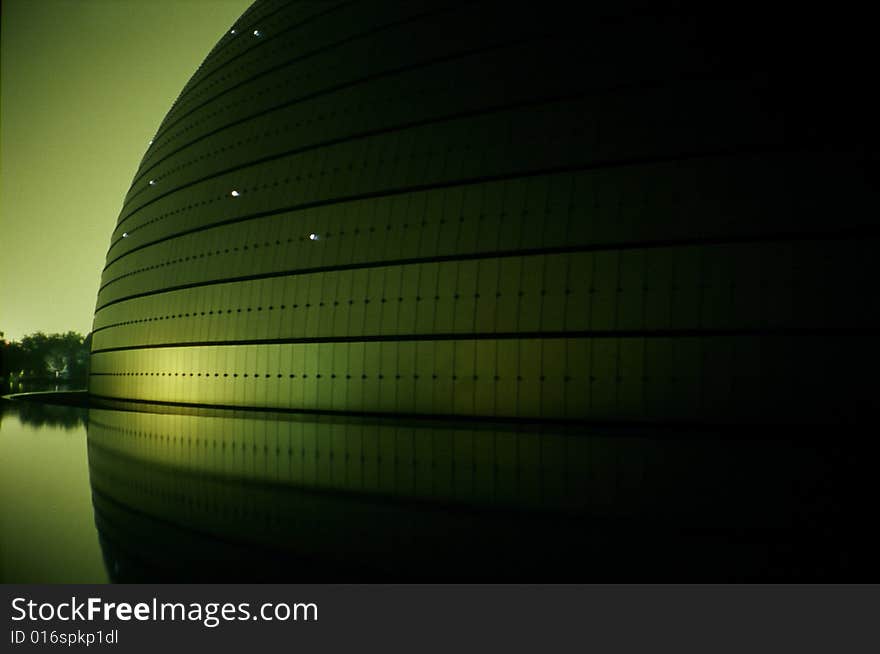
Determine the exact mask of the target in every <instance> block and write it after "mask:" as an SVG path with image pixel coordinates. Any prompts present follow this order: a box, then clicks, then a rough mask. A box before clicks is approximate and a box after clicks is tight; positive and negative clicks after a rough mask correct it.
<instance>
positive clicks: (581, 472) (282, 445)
mask: <svg viewBox="0 0 880 654" xmlns="http://www.w3.org/2000/svg"><path fill="white" fill-rule="evenodd" d="M0 420H2V422H0V491H2V495H0V498H2V499H0V510H2V514H0V515H2V522H0V579H2V581H4V582H7V583H8V582H102V581H134V582H137V581H290V582H297V581H318V582H350V581H371V582H382V581H449V582H469V581H473V582H480V581H502V582H509V581H529V582H547V581H553V582H585V581H738V580H826V579H833V580H852V581H858V580H862V579H863V578H864V577H863V575H864V574H865V572H866V568H865V561H868V560H873V558H875V557H873V555H872V554H871V552H872V551H873V545H870V543H869V542H868V541H867V540H866V539H865V535H866V534H867V530H866V529H864V528H863V526H864V520H859V519H857V516H858V515H863V512H862V509H861V508H859V502H860V500H859V498H861V497H863V495H862V491H863V489H862V488H861V487H860V486H859V485H858V484H855V485H854V483H853V480H854V479H855V480H858V476H857V475H856V476H854V475H853V474H852V473H853V471H854V470H855V468H854V464H853V461H854V460H855V459H854V455H853V451H852V448H851V447H843V446H838V445H835V444H834V443H835V440H834V439H828V438H821V437H819V438H817V437H815V434H813V435H811V436H809V437H807V435H805V434H804V433H801V434H798V435H796V437H792V436H790V435H788V434H786V433H775V432H764V433H757V434H756V433H755V432H754V430H750V431H748V432H745V431H738V430H729V429H728V430H722V431H706V430H685V431H684V432H681V433H679V432H676V431H670V430H669V429H666V430H660V431H657V430H646V429H641V430H636V429H628V430H622V429H605V430H601V429H597V428H586V427H577V428H576V427H563V426H559V425H536V424H516V425H513V424H500V423H486V422H472V423H461V422H450V421H443V422H419V421H412V420H410V421H406V420H391V419H381V420H380V419H367V418H356V417H345V418H342V417H339V416H335V417H334V416H326V415H325V416H319V415H310V414H302V415H291V414H274V413H257V412H241V411H237V412H233V411H219V410H208V409H189V410H183V409H176V410H172V409H168V408H164V409H160V408H153V409H149V408H147V407H144V406H143V405H129V406H126V405H123V404H120V405H116V406H113V407H109V406H104V407H101V408H98V407H94V406H93V407H92V408H91V409H81V408H74V407H61V406H50V405H45V404H40V403H35V402H21V401H15V402H10V401H3V402H2V418H0ZM874 567H876V565H875V566H874ZM872 569H873V568H872Z"/></svg>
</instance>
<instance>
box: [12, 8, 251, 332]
mask: <svg viewBox="0 0 880 654" xmlns="http://www.w3.org/2000/svg"><path fill="white" fill-rule="evenodd" d="M250 4H251V0H139V1H133V0H3V3H2V12H3V13H2V79H0V84H2V107H0V112H2V113H0V126H2V130H0V266H2V271H3V272H2V274H3V279H2V281H0V331H3V332H5V334H6V338H7V339H10V340H12V339H18V338H21V337H22V336H23V335H24V334H28V333H31V332H34V331H38V330H41V331H45V332H65V331H68V330H76V331H79V332H82V333H86V332H88V331H89V330H90V329H91V324H92V314H93V313H94V308H95V298H96V296H97V292H98V282H99V278H100V275H101V268H102V267H103V265H104V256H105V254H106V250H107V247H108V245H109V242H110V232H111V231H112V229H113V227H114V225H115V224H116V218H117V216H118V214H119V210H120V208H121V206H122V200H123V196H124V195H125V192H126V191H127V190H128V186H129V184H130V183H131V180H132V177H133V176H134V172H135V170H136V169H137V165H138V162H139V161H140V158H141V156H142V155H143V153H144V151H145V150H146V147H147V143H148V141H149V140H150V138H152V136H153V132H154V131H155V130H156V128H157V127H158V126H159V123H160V122H161V120H162V118H163V117H164V116H165V113H166V112H167V111H168V109H169V108H170V107H171V103H172V101H173V100H174V98H175V97H177V94H178V93H179V92H180V90H181V89H182V88H183V85H184V84H185V83H186V81H187V80H188V79H189V77H190V75H192V73H193V72H194V71H195V70H196V68H197V67H198V65H199V63H201V61H202V59H203V58H204V57H205V55H206V54H207V53H208V51H209V50H210V49H211V48H212V47H213V45H214V43H216V42H217V41H218V40H219V38H220V36H221V35H222V34H223V32H224V31H225V30H226V29H227V28H228V26H229V25H231V24H232V23H233V21H234V20H235V19H236V18H238V16H240V15H241V13H242V12H243V11H244V10H245V9H246V8H247V7H248V5H250Z"/></svg>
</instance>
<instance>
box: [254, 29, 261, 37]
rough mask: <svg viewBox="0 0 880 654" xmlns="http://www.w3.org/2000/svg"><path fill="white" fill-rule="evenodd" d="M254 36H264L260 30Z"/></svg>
mask: <svg viewBox="0 0 880 654" xmlns="http://www.w3.org/2000/svg"><path fill="white" fill-rule="evenodd" d="M254 36H263V33H262V32H261V31H260V30H254Z"/></svg>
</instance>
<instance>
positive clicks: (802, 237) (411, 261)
mask: <svg viewBox="0 0 880 654" xmlns="http://www.w3.org/2000/svg"><path fill="white" fill-rule="evenodd" d="M878 231H880V228H877V227H872V226H866V227H861V228H852V229H849V230H837V231H833V232H812V233H807V232H777V233H766V234H746V235H741V236H721V237H712V238H694V239H670V240H657V241H631V242H623V243H611V244H600V245H571V246H558V247H549V248H530V249H528V250H503V251H489V252H474V253H466V254H446V255H434V256H430V257H408V258H404V259H383V260H380V261H365V262H362V263H349V264H340V265H328V266H314V267H311V268H296V269H291V270H279V271H272V272H265V273H254V274H250V275H238V276H236V277H225V278H220V279H210V280H204V281H201V282H190V283H187V284H178V285H176V286H167V287H163V288H160V289H154V290H151V291H143V292H141V293H134V294H132V295H126V296H125V297H121V298H116V299H115V300H110V301H109V302H106V303H104V304H101V305H98V306H97V307H96V308H95V312H96V313H97V312H98V311H100V310H102V309H104V308H105V307H108V306H111V305H113V304H118V303H119V302H125V301H127V300H131V299H136V298H140V297H147V296H150V295H159V294H162V293H168V292H172V291H179V290H186V289H190V288H200V287H202V286H213V285H217V284H231V283H236V282H247V281H254V280H257V279H272V278H277V277H294V276H299V275H311V274H316V273H322V272H334V271H346V270H361V269H368V268H381V267H383V266H407V265H420V264H429V263H443V262H448V261H473V260H478V259H504V258H510V257H530V256H541V255H553V254H575V253H579V252H606V251H613V250H639V249H660V248H667V247H695V246H713V245H734V244H745V243H771V242H779V241H791V242H798V241H817V240H847V239H852V238H856V237H858V236H875V237H876V235H877V233H878ZM117 279H119V278H117ZM111 281H114V280H111ZM109 284H110V282H107V285H109ZM103 288H104V286H102V287H101V290H103ZM99 294H100V290H99Z"/></svg>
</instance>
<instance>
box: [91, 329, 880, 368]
mask: <svg viewBox="0 0 880 654" xmlns="http://www.w3.org/2000/svg"><path fill="white" fill-rule="evenodd" d="M877 332H878V329H877V328H874V327H861V326H860V327H743V328H726V329H619V330H618V329H608V330H578V331H523V332H462V333H442V334H406V335H400V334H394V335H382V336H379V335H374V336H305V337H291V338H263V339H259V338H256V339H240V340H223V341H180V342H176V343H154V344H144V345H124V346H119V347H107V348H101V349H97V350H92V354H101V353H108V352H124V351H129V350H156V349H167V348H174V347H187V348H197V347H239V346H245V345H299V344H322V343H397V342H401V343H410V342H435V341H509V340H559V339H610V338H717V337H726V336H825V335H828V334H836V335H843V334H848V335H852V334H863V333H864V334H872V335H873V334H876V333H877ZM94 374H96V375H104V374H112V373H94Z"/></svg>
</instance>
